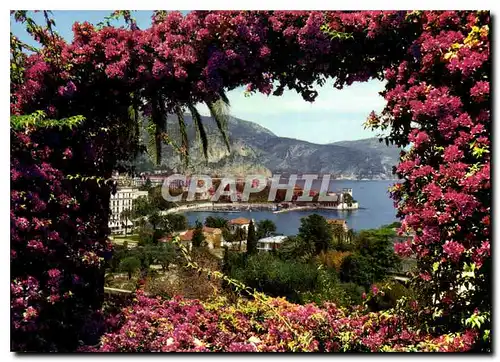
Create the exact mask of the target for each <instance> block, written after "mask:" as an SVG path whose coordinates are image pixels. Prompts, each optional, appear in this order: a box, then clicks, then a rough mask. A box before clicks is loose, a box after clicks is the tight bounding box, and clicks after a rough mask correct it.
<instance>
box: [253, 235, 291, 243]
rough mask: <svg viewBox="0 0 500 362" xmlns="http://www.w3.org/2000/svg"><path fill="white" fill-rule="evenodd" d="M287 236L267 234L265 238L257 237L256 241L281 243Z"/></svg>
mask: <svg viewBox="0 0 500 362" xmlns="http://www.w3.org/2000/svg"><path fill="white" fill-rule="evenodd" d="M286 238H288V236H285V235H277V236H269V237H267V238H263V239H259V240H258V241H257V242H258V243H282V242H283V241H285V239H286Z"/></svg>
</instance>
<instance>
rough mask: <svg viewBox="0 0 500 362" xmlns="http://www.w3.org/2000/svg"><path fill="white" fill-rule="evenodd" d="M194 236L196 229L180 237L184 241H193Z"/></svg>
mask: <svg viewBox="0 0 500 362" xmlns="http://www.w3.org/2000/svg"><path fill="white" fill-rule="evenodd" d="M193 235H194V229H190V230H188V231H186V232H185V233H184V234H182V235H181V236H180V237H181V240H182V241H191V240H192V239H193Z"/></svg>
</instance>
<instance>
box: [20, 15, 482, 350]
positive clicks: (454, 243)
mask: <svg viewBox="0 0 500 362" xmlns="http://www.w3.org/2000/svg"><path fill="white" fill-rule="evenodd" d="M121 14H123V15H125V18H126V21H127V24H128V28H114V27H110V26H103V27H94V26H93V25H91V24H89V23H75V25H74V27H73V30H74V40H73V41H72V43H69V44H68V43H66V42H65V41H63V40H62V39H61V38H60V37H58V36H57V35H55V33H54V32H53V31H52V25H53V22H51V20H50V19H49V22H48V26H47V27H40V26H36V25H34V24H33V23H32V21H31V19H29V18H27V17H26V12H24V11H19V12H16V13H15V17H16V18H17V20H19V21H23V22H25V23H26V26H27V28H28V31H29V32H30V33H31V34H32V35H33V36H34V38H35V39H37V40H38V41H39V42H40V43H41V44H42V47H41V48H40V49H39V50H38V51H37V50H36V49H35V52H34V53H32V54H31V55H27V54H26V53H22V52H21V50H22V49H23V47H24V48H26V47H25V46H24V45H23V44H22V43H21V42H19V39H17V38H15V37H11V111H12V113H13V114H15V115H21V114H24V115H26V114H31V113H33V112H35V111H37V110H43V111H45V112H46V113H47V114H48V115H49V117H51V118H56V119H62V118H65V117H71V116H75V115H83V116H85V118H86V121H85V122H84V123H83V124H82V125H81V126H79V127H77V128H73V129H66V128H63V129H57V128H54V127H53V126H50V127H41V126H42V124H43V122H33V121H31V122H30V123H31V125H29V124H27V123H26V122H25V123H24V124H22V127H21V128H17V129H16V128H13V130H12V131H11V143H12V153H11V182H12V190H11V229H12V236H11V261H12V267H11V290H12V293H11V308H12V330H13V332H12V340H13V349H15V350H38V351H41V350H71V349H73V348H74V347H75V346H76V344H77V342H78V341H79V340H81V341H83V342H84V343H86V342H87V341H88V340H92V338H91V336H92V334H93V333H94V335H95V333H96V330H97V328H94V327H93V328H89V327H88V326H87V327H86V326H85V323H84V321H85V320H89V321H90V320H92V318H91V316H93V315H94V314H95V312H98V311H99V310H100V304H101V302H102V298H101V295H102V284H103V275H102V266H101V264H102V260H101V258H102V257H103V256H105V255H106V254H105V249H106V236H107V233H108V229H107V220H108V213H109V191H110V190H109V187H107V186H105V185H104V184H100V183H99V182H98V180H97V177H99V178H102V179H107V178H109V177H110V176H111V171H112V170H113V169H119V168H120V165H121V164H122V163H121V162H119V161H126V160H128V159H131V158H132V157H134V153H135V151H138V150H139V147H138V140H139V134H138V129H139V127H138V113H139V111H142V112H144V113H145V114H147V115H151V119H152V124H153V126H154V128H155V132H154V133H155V139H156V140H157V141H158V142H160V141H165V142H169V141H171V140H169V138H168V135H167V133H166V132H165V131H166V130H165V119H164V117H165V116H166V114H167V113H176V114H177V115H181V114H182V111H183V107H187V105H191V104H196V103H197V102H206V103H208V104H210V105H213V103H214V102H215V101H216V100H218V99H220V98H221V97H223V94H224V91H227V90H231V89H234V88H236V87H238V86H241V85H247V90H248V92H249V93H252V92H255V91H260V92H263V93H265V94H271V93H273V94H274V95H281V94H282V92H283V90H284V89H285V88H286V87H288V88H290V89H294V90H296V91H297V92H299V93H300V94H301V95H302V96H303V98H304V99H305V100H307V101H313V100H314V99H315V97H316V96H317V92H316V91H315V90H314V85H315V84H323V83H324V81H325V78H327V77H333V78H335V86H336V87H338V88H342V87H343V86H345V85H350V84H352V83H353V82H356V81H366V80H368V79H370V78H378V79H385V80H386V81H387V84H386V89H385V91H384V92H382V94H383V96H384V97H385V99H386V101H387V105H386V107H385V109H384V111H383V112H382V114H381V115H375V114H372V115H371V116H370V117H369V119H368V121H367V125H368V126H369V127H373V128H381V129H389V130H390V135H389V137H388V138H387V139H386V141H387V142H389V141H390V142H395V143H396V144H398V145H408V144H409V143H411V144H412V147H411V149H410V151H409V152H407V153H404V154H403V155H402V162H401V163H400V164H399V166H398V167H397V170H396V171H397V174H398V175H399V176H400V177H402V178H403V179H404V182H403V183H402V184H398V185H396V186H395V187H394V189H393V190H392V195H393V197H394V200H395V205H396V207H397V208H398V210H399V216H400V217H402V218H403V225H402V230H401V232H408V233H410V234H413V235H414V236H413V237H409V238H408V241H406V242H403V243H400V244H397V246H396V251H397V252H398V253H399V254H400V255H402V256H409V255H414V256H415V257H416V258H417V260H418V266H419V273H418V275H416V279H415V281H416V283H417V286H416V287H417V288H419V290H420V293H419V297H420V300H419V308H422V309H423V310H430V311H431V313H429V314H428V315H429V317H430V320H429V321H430V322H432V324H433V325H434V326H435V327H436V329H435V332H437V333H448V332H452V333H454V332H455V331H460V330H464V328H465V327H466V326H468V325H474V326H478V327H480V328H482V333H483V335H482V337H483V339H481V340H485V341H486V342H485V345H486V348H488V344H489V337H488V336H489V325H490V324H489V319H488V317H487V316H488V313H489V312H490V310H491V287H490V283H491V256H490V242H491V228H490V213H491V181H490V160H491V154H490V149H491V140H490V134H491V104H490V73H491V69H490V67H491V57H490V38H491V34H490V29H489V26H490V14H489V12H485V11H411V12H410V11H386V12H382V11H366V12H365V11H356V12H328V11H327V12H319V11H270V12H267V11H265V12H264V11H263V12H248V11H214V12H209V11H194V12H191V13H189V14H188V15H186V16H184V17H183V16H182V15H181V14H180V13H178V12H171V13H168V14H166V13H165V12H155V16H154V19H153V20H154V21H153V25H152V26H151V28H149V29H145V30H140V29H138V28H137V25H136V24H135V22H134V21H133V20H132V19H131V17H130V14H129V12H121ZM211 111H212V109H211ZM39 118H40V117H38V119H39ZM16 124H19V122H17V123H16ZM52 124H53V125H54V124H55V123H52ZM33 125H34V126H35V127H32V126H33ZM187 148H188V143H187V139H186V138H185V137H183V139H182V146H181V147H179V151H180V152H183V153H185V154H186V153H187ZM69 159H71V161H70V162H69V161H68V160H69ZM321 250H324V247H323V246H322V245H321V244H319V243H318V244H317V249H316V250H315V251H316V252H317V253H318V252H319V251H321ZM141 298H142V297H141ZM170 303H177V302H176V301H175V300H174V301H170V302H163V301H157V300H148V299H141V300H140V302H139V304H137V305H136V306H135V307H134V308H132V309H130V310H125V312H124V313H125V319H126V324H125V325H124V327H123V328H124V329H123V333H122V334H120V333H119V334H116V335H113V336H112V337H113V338H114V339H111V337H109V338H110V339H109V340H108V339H105V340H104V343H103V349H108V350H120V349H122V350H127V349H131V350H136V349H141V348H142V349H144V350H161V349H162V348H172V349H174V348H175V349H181V350H182V349H188V350H189V349H192V348H194V347H193V343H194V341H195V339H194V336H189V335H190V333H191V334H194V335H197V336H198V335H199V337H197V338H198V339H199V338H202V339H199V340H200V341H201V340H203V341H207V343H210V346H211V347H210V348H212V349H215V350H217V349H218V348H219V347H217V346H220V345H221V346H225V347H220V348H228V349H231V348H234V349H236V350H241V349H243V348H249V349H250V348H251V349H253V348H254V347H251V346H248V343H247V341H248V335H249V333H253V332H254V331H253V330H252V329H243V331H244V332H242V333H241V334H239V339H237V338H236V339H231V338H230V340H231V342H232V341H236V342H235V343H240V344H236V345H234V344H231V343H228V341H227V340H224V342H223V343H220V344H217V342H212V341H211V340H210V341H209V340H205V339H203V338H204V337H202V336H201V335H200V334H201V333H200V334H196V333H198V332H196V333H195V332H192V330H194V329H193V328H194V325H190V324H185V323H182V322H180V321H182V320H184V319H175V320H176V321H177V323H175V326H173V327H172V324H171V321H172V319H169V318H176V317H175V314H171V313H170V312H171V311H170V309H169V308H170V307H169V305H170ZM193 303H194V304H195V305H196V302H187V304H188V305H190V304H193ZM278 303H279V302H278ZM200 308H202V307H198V306H195V307H192V308H191V307H186V308H185V309H183V308H181V311H180V313H181V315H184V314H182V313H184V312H186V313H187V314H186V315H188V316H189V322H190V323H192V322H196V325H197V326H196V328H199V327H198V326H199V325H201V321H199V320H195V317H194V316H196V318H205V314H203V313H202V312H201V309H200ZM227 308H230V307H226V308H218V309H217V312H222V311H224V313H226V314H227V315H231V314H230V312H228V311H227V310H226V309H227ZM283 308H284V310H285V311H287V310H292V311H294V312H295V311H298V312H297V319H295V322H293V323H295V324H299V327H300V328H302V331H303V335H305V336H307V337H308V338H309V337H311V336H316V335H315V334H314V333H316V331H317V329H316V327H315V325H314V324H313V325H310V324H308V323H306V322H308V321H309V319H305V320H304V319H301V318H302V317H300V316H301V315H302V314H301V312H302V311H304V312H305V313H307V311H313V313H319V314H321V313H323V312H317V311H316V309H314V308H316V307H300V306H294V305H288V304H286V306H283ZM307 308H310V309H307ZM256 310H258V308H256ZM130 311H131V312H130ZM193 311H200V314H199V316H198V314H196V313H194V314H193ZM324 313H327V312H324ZM327 314H328V313H327ZM223 315H224V314H222V313H221V315H220V316H221V318H223ZM292 315H294V313H292ZM322 315H324V314H322ZM328 315H329V314H328ZM146 316H148V318H149V317H151V316H154V317H155V318H154V319H155V321H152V322H151V323H158V324H159V325H160V327H158V328H156V327H151V325H150V322H148V321H147V319H146ZM158 316H165V318H166V320H161V319H158V318H157V317H158ZM331 316H332V317H331V318H330V319H328V318H329V317H328V316H325V317H324V318H327V319H328V321H329V323H328V324H329V329H327V330H326V331H324V330H321V336H327V338H328V341H329V342H327V341H325V342H324V343H325V344H324V346H325V347H323V346H322V345H321V343H323V341H324V340H323V339H322V338H323V337H318V339H315V338H314V337H313V338H312V339H308V342H307V343H306V344H305V345H304V344H301V346H303V348H304V349H314V348H315V347H314V346H316V345H317V344H315V342H314V341H317V343H318V344H319V345H321V346H322V347H321V349H325V350H331V349H336V348H344V347H345V346H346V343H348V346H351V344H350V343H351V342H343V341H342V340H341V341H340V342H338V343H339V346H340V347H337V346H338V345H337V344H335V342H336V341H337V340H338V338H345V340H346V341H347V340H348V341H353V342H352V343H353V345H354V346H355V347H352V348H350V347H348V348H345V349H347V350H353V349H354V350H364V349H365V348H366V349H367V350H369V349H372V350H381V349H382V350H384V348H385V347H384V346H385V345H386V344H384V341H385V339H384V338H386V337H387V336H388V334H387V333H389V336H390V337H388V338H389V339H391V342H390V344H389V347H388V348H389V349H396V350H399V349H401V350H407V349H409V350H412V349H415V348H416V349H419V350H427V349H429V344H427V343H428V342H424V343H423V344H419V343H420V340H419V341H418V342H416V341H415V338H414V337H413V336H412V335H411V332H408V333H410V336H412V337H409V340H410V341H411V342H410V343H411V345H413V346H414V347H405V346H408V344H407V343H406V342H401V341H400V339H399V338H401V336H405V337H404V338H405V340H406V336H408V334H406V333H404V332H405V330H403V331H401V330H398V332H397V334H391V333H392V329H390V328H389V327H388V326H387V323H392V321H394V319H393V318H381V319H383V321H377V323H378V322H380V323H381V324H380V325H381V326H382V328H378V325H377V324H376V323H374V324H372V325H373V326H375V325H377V332H375V331H374V330H375V327H369V328H366V329H363V330H366V331H367V332H366V333H368V336H367V337H366V338H367V339H364V335H363V333H365V332H362V333H360V334H357V332H354V333H351V332H352V330H351V329H350V328H356V327H353V325H354V326H361V325H364V323H365V322H368V320H369V319H370V318H372V317H361V316H358V315H356V314H353V315H352V316H349V317H345V316H342V315H339V314H336V313H333V314H332V315H331ZM182 318H183V317H182ZM206 318H207V319H206V321H207V323H208V324H206V325H207V328H212V327H213V328H214V329H213V330H214V331H215V330H218V329H217V328H215V327H216V326H217V325H216V324H215V325H214V324H210V321H211V319H210V318H209V317H206ZM293 318H295V317H293V316H292V320H293ZM345 318H347V320H346V319H345ZM377 318H378V316H377ZM394 318H396V320H398V318H399V317H394ZM311 319H312V318H311ZM320 319H321V318H320ZM278 320H279V322H277V321H278ZM297 321H300V323H299V322H297ZM348 321H349V322H351V321H352V324H351V323H347V322H348ZM480 321H482V322H480ZM275 322H276V323H278V325H276V324H273V323H275ZM259 323H261V324H259ZM262 323H264V324H266V326H265V328H264V330H266V331H269V332H266V333H268V334H265V335H263V334H262V332H258V333H257V332H256V333H257V335H259V336H261V337H262V338H263V340H265V343H264V345H265V346H270V347H269V348H271V349H273V348H274V349H279V350H281V349H287V348H291V347H286V345H285V347H283V343H287V338H288V337H287V335H286V334H285V335H282V332H281V331H280V326H281V324H279V323H282V322H281V319H276V318H275V319H273V318H269V319H268V320H266V319H265V320H264V322H262V321H259V322H258V325H260V326H261V328H262ZM315 323H316V322H315ZM144 326H146V327H144ZM155 326H156V325H155ZM208 326H211V327H208ZM335 326H341V328H348V330H342V331H344V332H345V333H341V332H340V331H339V330H338V329H336V327H335ZM385 327H387V328H385ZM130 328H132V329H133V328H136V329H137V331H132V332H133V333H135V336H133V335H130V333H128V330H129V329H130ZM142 328H146V329H148V331H149V330H150V328H152V329H153V330H154V331H157V332H158V333H161V334H163V336H165V337H166V336H170V334H171V333H175V336H174V337H175V338H174V337H168V338H173V341H174V342H175V343H173V344H172V343H168V341H169V339H168V338H166V339H165V338H156V334H155V333H156V332H155V333H151V334H149V336H153V337H154V338H153V337H147V338H145V337H144V336H145V334H143V332H142ZM179 328H180V329H179ZM186 328H187V330H189V333H188V332H186V331H185V329H186ZM252 328H253V327H252ZM339 328H340V327H339ZM372 328H373V330H372ZM167 330H168V331H169V332H166V331H167ZM259 330H260V329H259ZM278 331H279V332H278ZM370 331H373V334H370V333H372V332H370ZM127 333H128V334H127ZM165 333H166V334H165ZM202 334H203V336H206V337H205V338H209V337H210V336H212V334H210V333H207V332H206V331H204V332H203V333H202ZM381 334H382V335H381ZM217 335H221V336H224V335H225V334H221V333H220V332H217ZM276 335H279V338H277V337H276ZM394 335H397V338H398V339H397V340H393V339H392V336H394ZM472 337H473V335H472V334H471V333H468V332H467V333H465V334H463V335H462V336H460V337H456V338H447V337H446V336H442V337H438V338H435V339H433V342H432V343H434V344H440V345H443V344H446V345H447V346H448V347H449V350H455V349H467V348H469V347H470V345H471V343H472ZM148 338H153V339H152V340H150V339H148ZM183 338H185V340H184V339H183ZM259 338H260V337H259ZM395 338H396V337H395ZM426 338H427V337H426ZM428 338H429V340H431V339H432V338H431V337H428ZM280 340H281V341H284V342H279V341H280ZM374 340H375V342H374ZM115 341H116V343H115ZM150 342H151V343H150ZM164 342H165V344H164V345H163V344H162V347H160V346H159V345H157V344H155V343H164ZM413 342H415V343H413ZM114 343H115V344H114ZM141 343H142V344H141ZM182 343H186V344H184V345H183V344H182ZM311 343H312V345H311ZM328 343H330V344H328ZM137 346H140V347H137ZM165 346H167V347H165ZM214 346H215V347H214ZM231 346H232V347H231ZM415 346H416V347H415ZM205 347H206V345H205ZM198 348H199V349H202V348H204V347H203V346H199V347H198ZM255 348H257V347H255ZM300 348H302V347H300ZM300 348H299V349H300ZM443 348H444V347H443ZM262 349H263V350H266V349H267V347H262Z"/></svg>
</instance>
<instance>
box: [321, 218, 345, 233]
mask: <svg viewBox="0 0 500 362" xmlns="http://www.w3.org/2000/svg"><path fill="white" fill-rule="evenodd" d="M326 222H327V223H328V224H329V225H340V226H342V227H343V228H344V231H345V232H348V231H349V227H348V226H347V221H346V220H344V219H327V220H326Z"/></svg>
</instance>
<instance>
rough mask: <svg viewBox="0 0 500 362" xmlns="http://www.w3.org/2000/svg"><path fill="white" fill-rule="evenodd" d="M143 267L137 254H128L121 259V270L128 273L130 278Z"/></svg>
mask: <svg viewBox="0 0 500 362" xmlns="http://www.w3.org/2000/svg"><path fill="white" fill-rule="evenodd" d="M140 267H141V262H140V260H139V259H137V258H136V257H135V256H128V257H126V258H124V259H122V260H121V261H120V270H121V271H124V272H126V273H127V274H128V279H129V280H130V279H132V274H133V273H135V272H136V271H137V270H138V269H139V268H140Z"/></svg>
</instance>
